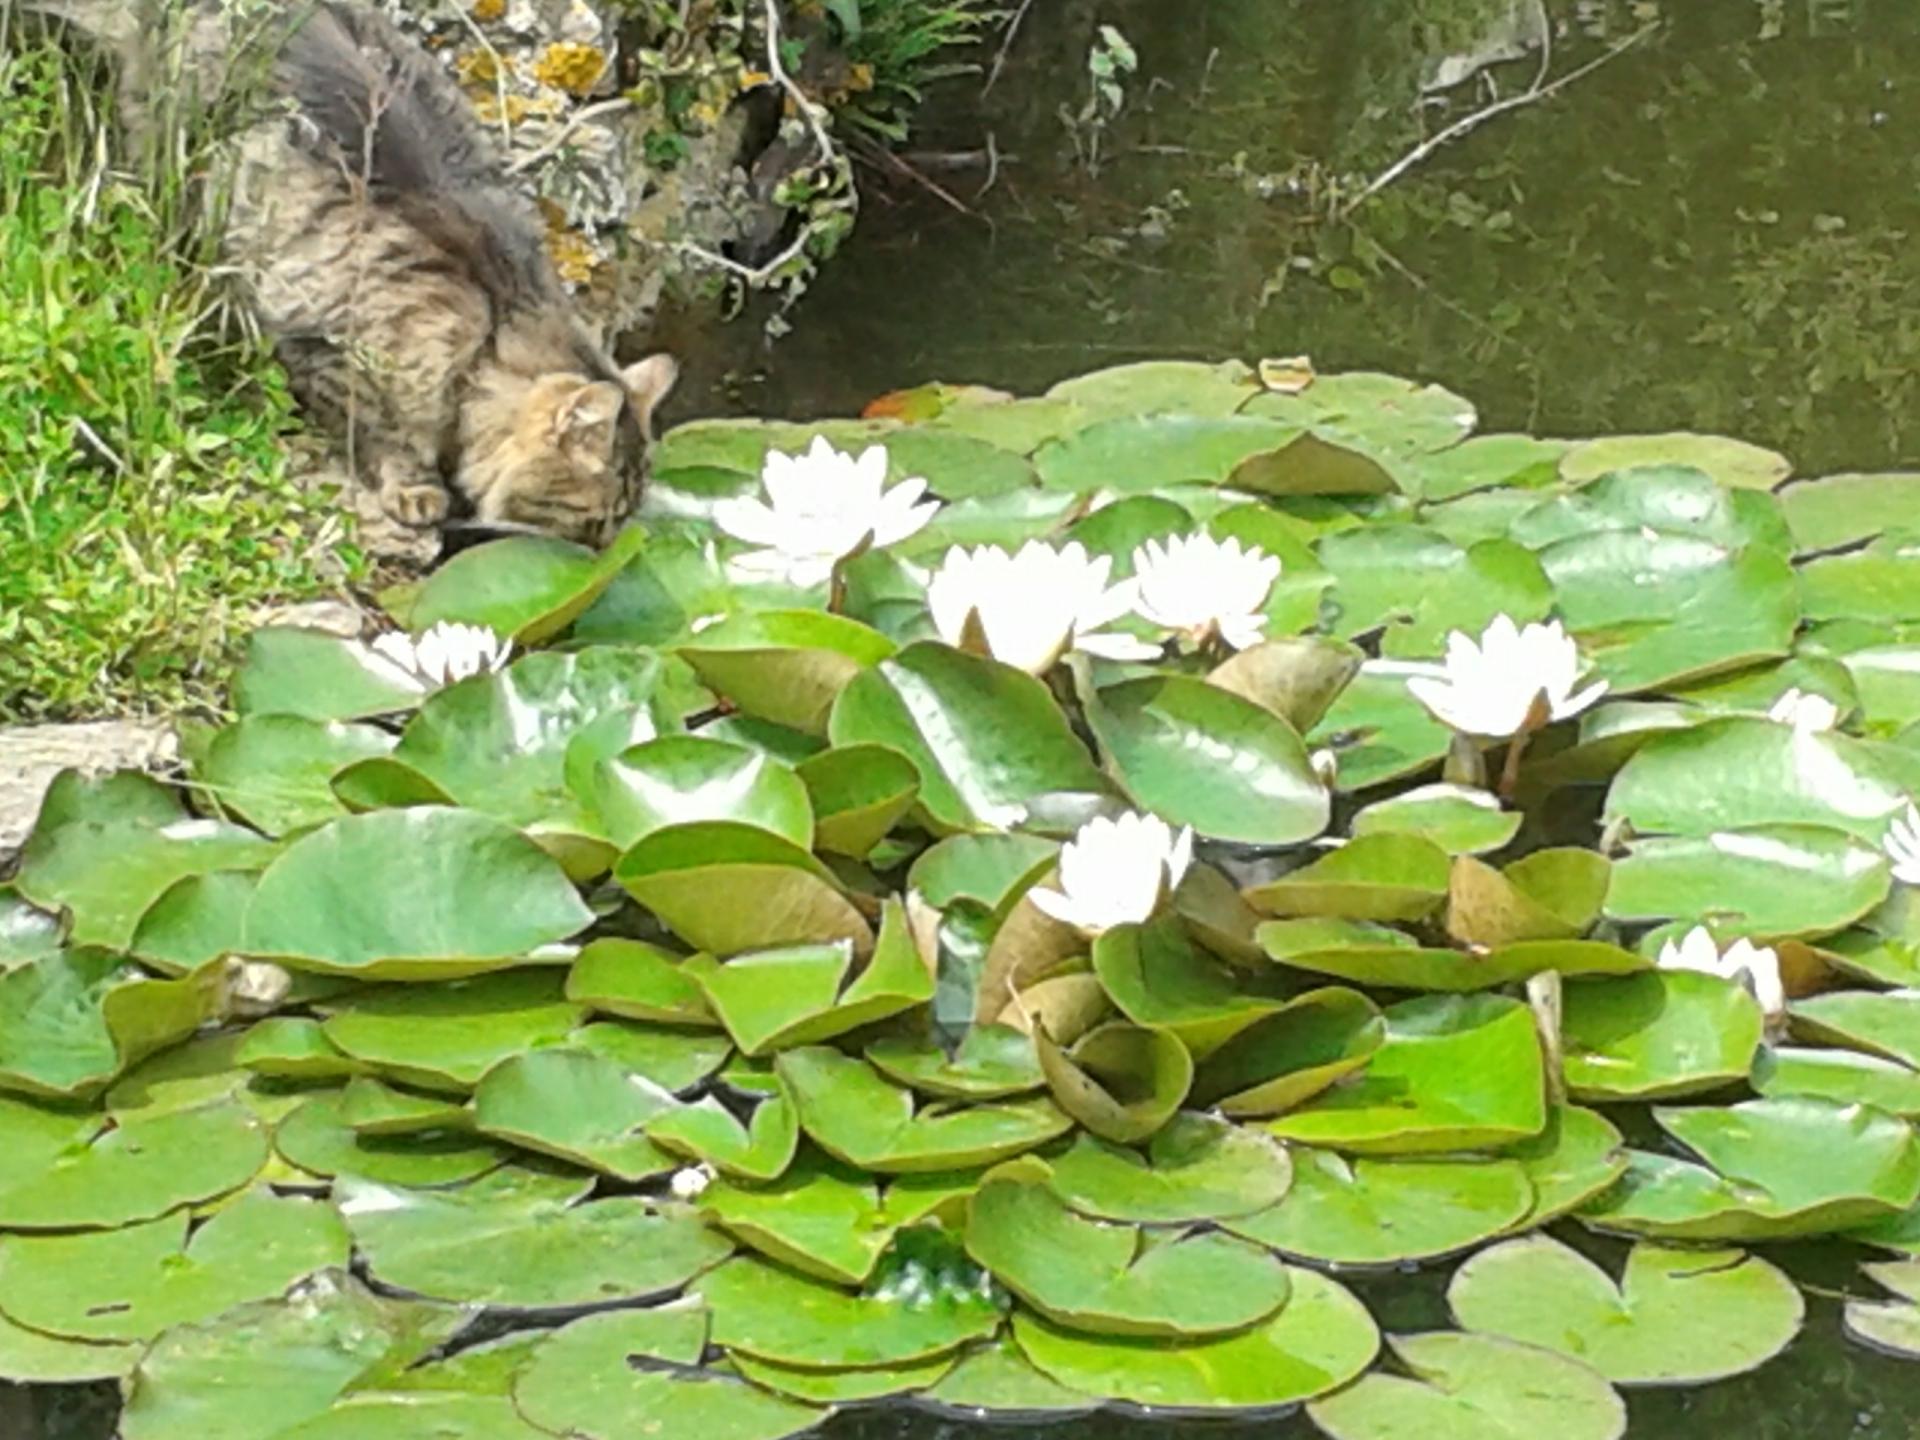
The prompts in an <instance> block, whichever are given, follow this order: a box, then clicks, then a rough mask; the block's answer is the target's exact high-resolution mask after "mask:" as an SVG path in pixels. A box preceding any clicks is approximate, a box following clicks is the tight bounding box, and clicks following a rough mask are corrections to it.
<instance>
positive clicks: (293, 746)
mask: <svg viewBox="0 0 1920 1440" xmlns="http://www.w3.org/2000/svg"><path fill="white" fill-rule="evenodd" d="M393 746H394V740H393V737H392V736H390V735H388V734H387V733H386V732H385V731H384V730H379V729H376V728H375V727H373V726H371V725H344V724H340V723H338V722H333V721H322V720H309V719H307V718H306V717H304V716H300V715H254V716H249V717H248V718H247V719H245V720H241V721H239V722H237V723H235V724H232V725H229V726H227V727H226V728H224V729H223V730H221V731H220V732H219V733H218V734H217V735H215V736H214V737H213V743H212V744H211V745H209V746H208V747H207V754H206V759H205V761H204V762H203V763H202V764H201V765H199V766H198V767H196V778H197V780H198V782H199V783H200V784H201V785H202V786H204V787H205V788H206V790H207V791H208V792H209V793H210V794H211V795H212V797H213V798H214V799H215V800H216V801H218V802H219V804H220V807H221V808H222V809H223V810H227V811H231V812H232V813H233V814H235V815H238V816H239V817H240V818H241V819H243V820H245V821H247V822H248V823H249V824H251V825H254V826H256V827H258V828H259V829H260V830H262V831H264V832H265V833H266V834H268V835H285V834H288V833H290V832H292V831H295V830H304V829H306V828H307V827H309V826H312V825H320V824H324V823H325V822H326V821H328V820H331V819H332V818H333V817H334V816H336V815H338V814H340V813H341V807H340V802H339V801H338V800H336V799H335V798H334V794H333V790H332V789H331V787H330V786H329V784H328V782H329V781H331V780H332V778H333V777H334V775H335V774H337V773H338V772H339V771H341V770H343V769H345V768H346V767H347V766H349V765H351V764H353V763H354V762H355V761H357V760H365V759H368V758H369V757H371V756H375V755H385V754H387V753H388V752H389V751H391V750H392V749H393Z"/></svg>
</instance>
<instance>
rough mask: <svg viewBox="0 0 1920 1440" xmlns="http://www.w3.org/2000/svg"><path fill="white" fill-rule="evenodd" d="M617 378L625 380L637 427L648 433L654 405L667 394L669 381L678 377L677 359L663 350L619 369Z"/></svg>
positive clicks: (650, 429) (670, 386) (650, 428)
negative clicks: (636, 419) (638, 420)
mask: <svg viewBox="0 0 1920 1440" xmlns="http://www.w3.org/2000/svg"><path fill="white" fill-rule="evenodd" d="M620 378H621V380H622V381H624V382H625V383H626V387H627V397H628V399H630V400H632V401H633V411H634V414H635V415H637V416H638V417H639V419H640V428H641V430H642V431H644V432H645V433H646V434H647V435H648V436H649V437H651V436H652V434H653V411H654V407H655V406H657V405H659V403H660V402H661V401H662V400H665V399H666V398H667V393H668V392H669V391H670V390H672V389H673V382H674V381H676V380H678V379H679V378H680V362H679V361H678V360H676V359H674V358H673V356H671V355H669V354H667V353H666V352H665V351H664V350H663V351H661V352H660V353H659V354H658V355H649V356H647V358H646V359H644V360H636V361H634V362H633V364H631V365H629V366H627V368H626V369H625V370H622V371H621V372H620Z"/></svg>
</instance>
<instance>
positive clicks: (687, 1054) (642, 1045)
mask: <svg viewBox="0 0 1920 1440" xmlns="http://www.w3.org/2000/svg"><path fill="white" fill-rule="evenodd" d="M567 1048H568V1049H570V1050H584V1051H586V1052H587V1053H588V1054H590V1055H603V1056H605V1057H606V1058H607V1059H609V1060H611V1061H613V1062H614V1063H615V1064H617V1065H619V1066H620V1067H621V1068H622V1069H623V1070H625V1071H626V1072H627V1073H628V1074H629V1075H633V1076H637V1077H638V1078H639V1079H641V1080H645V1081H647V1082H648V1083H650V1084H653V1085H657V1086H658V1087H659V1088H660V1089H662V1090H665V1091H667V1092H668V1093H669V1094H672V1095H681V1094H684V1093H686V1092H687V1091H689V1090H692V1089H694V1088H696V1087H697V1086H698V1085H699V1084H700V1083H701V1082H702V1081H704V1080H705V1079H706V1078H707V1077H708V1076H709V1075H711V1074H713V1073H714V1071H716V1070H718V1069H719V1068H720V1067H721V1066H722V1065H724V1064H726V1063H727V1057H728V1056H729V1055H731V1054H733V1045H732V1044H731V1043H730V1042H729V1041H728V1039H727V1037H726V1036H724V1035H717V1034H715V1033H714V1032H713V1031H711V1030H685V1029H681V1028H680V1027H678V1026H670V1025H649V1024H647V1023H645V1022H643V1021H639V1020H599V1021H596V1022H595V1023H593V1024H591V1025H582V1026H581V1027H580V1028H579V1029H578V1030H576V1031H574V1032H573V1034H571V1035H570V1036H568V1037H567Z"/></svg>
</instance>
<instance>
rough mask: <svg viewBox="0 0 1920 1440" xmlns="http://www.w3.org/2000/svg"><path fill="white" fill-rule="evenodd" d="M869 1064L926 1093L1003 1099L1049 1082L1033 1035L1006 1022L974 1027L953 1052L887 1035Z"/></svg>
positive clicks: (873, 1050)
mask: <svg viewBox="0 0 1920 1440" xmlns="http://www.w3.org/2000/svg"><path fill="white" fill-rule="evenodd" d="M866 1054H867V1062H868V1063H869V1064H871V1065H872V1066H873V1067H874V1068H875V1069H876V1070H878V1071H880V1073H881V1074H883V1075H885V1076H887V1078H888V1079H890V1080H895V1081H898V1082H899V1083H900V1084H902V1085H906V1086H909V1087H911V1088H912V1089H915V1090H918V1091H920V1092H921V1093H922V1094H925V1095H934V1096H942V1097H946V1098H949V1099H954V1100H1004V1099H1006V1098H1007V1097H1008V1096H1010V1095H1022V1094H1025V1093H1026V1092H1028V1091H1030V1090H1038V1089H1040V1088H1041V1087H1042V1086H1044V1085H1045V1084H1046V1083H1047V1077H1046V1073H1045V1072H1044V1071H1043V1070H1042V1069H1041V1068H1040V1055H1039V1052H1038V1051H1036V1050H1035V1049H1034V1046H1033V1037H1032V1036H1030V1035H1025V1034H1022V1033H1021V1032H1020V1031H1018V1030H1015V1029H1013V1028H1012V1027H1011V1026H1008V1025H974V1026H970V1027H969V1028H968V1030H967V1033H966V1034H965V1035H964V1036H962V1037H961V1040H960V1044H959V1047H958V1048H957V1049H956V1050H955V1051H954V1053H953V1054H952V1056H949V1055H948V1054H947V1053H946V1051H944V1050H942V1049H941V1048H940V1047H939V1046H938V1045H935V1044H934V1043H932V1042H931V1041H928V1040H910V1039H906V1038H904V1037H901V1036H888V1037H886V1038H884V1039H880V1040H876V1041H874V1042H873V1043H872V1044H871V1045H869V1046H867V1052H866Z"/></svg>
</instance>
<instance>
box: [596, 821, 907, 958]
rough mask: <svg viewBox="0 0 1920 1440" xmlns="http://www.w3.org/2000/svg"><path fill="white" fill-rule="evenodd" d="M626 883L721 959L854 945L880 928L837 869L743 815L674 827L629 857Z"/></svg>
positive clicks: (867, 943)
mask: <svg viewBox="0 0 1920 1440" xmlns="http://www.w3.org/2000/svg"><path fill="white" fill-rule="evenodd" d="M614 878H615V879H617V880H618V881H619V882H620V884H621V885H623V886H624V887H625V888H626V889H627V890H628V891H629V892H630V893H631V894H632V895H633V897H634V898H635V899H636V900H638V901H639V902H640V903H641V904H642V905H644V906H646V907H647V908H648V909H649V910H651V911H653V912H654V913H655V914H656V915H658V916H659V917H660V919H661V920H662V921H663V922H665V923H666V924H667V925H668V926H670V927H671V928H672V929H673V930H674V932H675V933H676V934H678V935H679V936H680V937H681V938H682V939H684V940H686V941H687V942H688V943H689V944H691V945H694V946H697V947H698V948H699V949H701V950H705V951H710V952H711V953H712V954H714V955H719V956H729V955H738V954H741V953H742V952H744V951H748V950H765V949H771V948H773V947H775V946H781V945H818V944H829V943H832V942H834V941H839V940H846V941H850V942H851V943H852V944H853V946H854V947H855V949H856V950H859V951H863V952H864V951H865V950H867V949H868V948H869V947H871V946H872V944H873V932H872V930H870V929H869V928H868V926H867V922H866V921H865V920H864V919H863V918H862V917H861V915H860V912H859V910H858V909H856V908H855V907H854V905H853V902H852V901H851V900H849V899H848V898H847V897H846V895H845V894H844V893H843V892H842V890H841V888H840V886H839V884H838V883H837V882H836V881H835V880H834V878H833V876H832V873H831V872H830V871H828V870H827V869H826V867H825V866H823V865H821V864H820V862H819V861H817V860H815V859H814V858H813V856H812V855H810V854H809V853H808V852H807V851H805V850H803V849H801V848H800V847H799V846H797V845H795V844H794V843H793V842H792V841H790V840H787V839H784V838H783V837H781V836H779V835H776V834H774V833H773V832H772V831H770V830H763V829H760V828H759V827H758V826H754V825H745V824H741V823H739V822H738V821H696V822H693V823H689V824H682V825H669V826H667V827H666V828H664V829H661V830H655V831H653V832H652V833H651V834H649V835H647V836H646V837H645V838H644V839H642V840H641V841H640V842H639V843H638V844H637V845H635V846H634V847H633V848H632V849H631V850H629V851H627V853H626V854H624V855H622V856H621V857H620V861H619V864H618V865H616V866H615V867H614Z"/></svg>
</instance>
